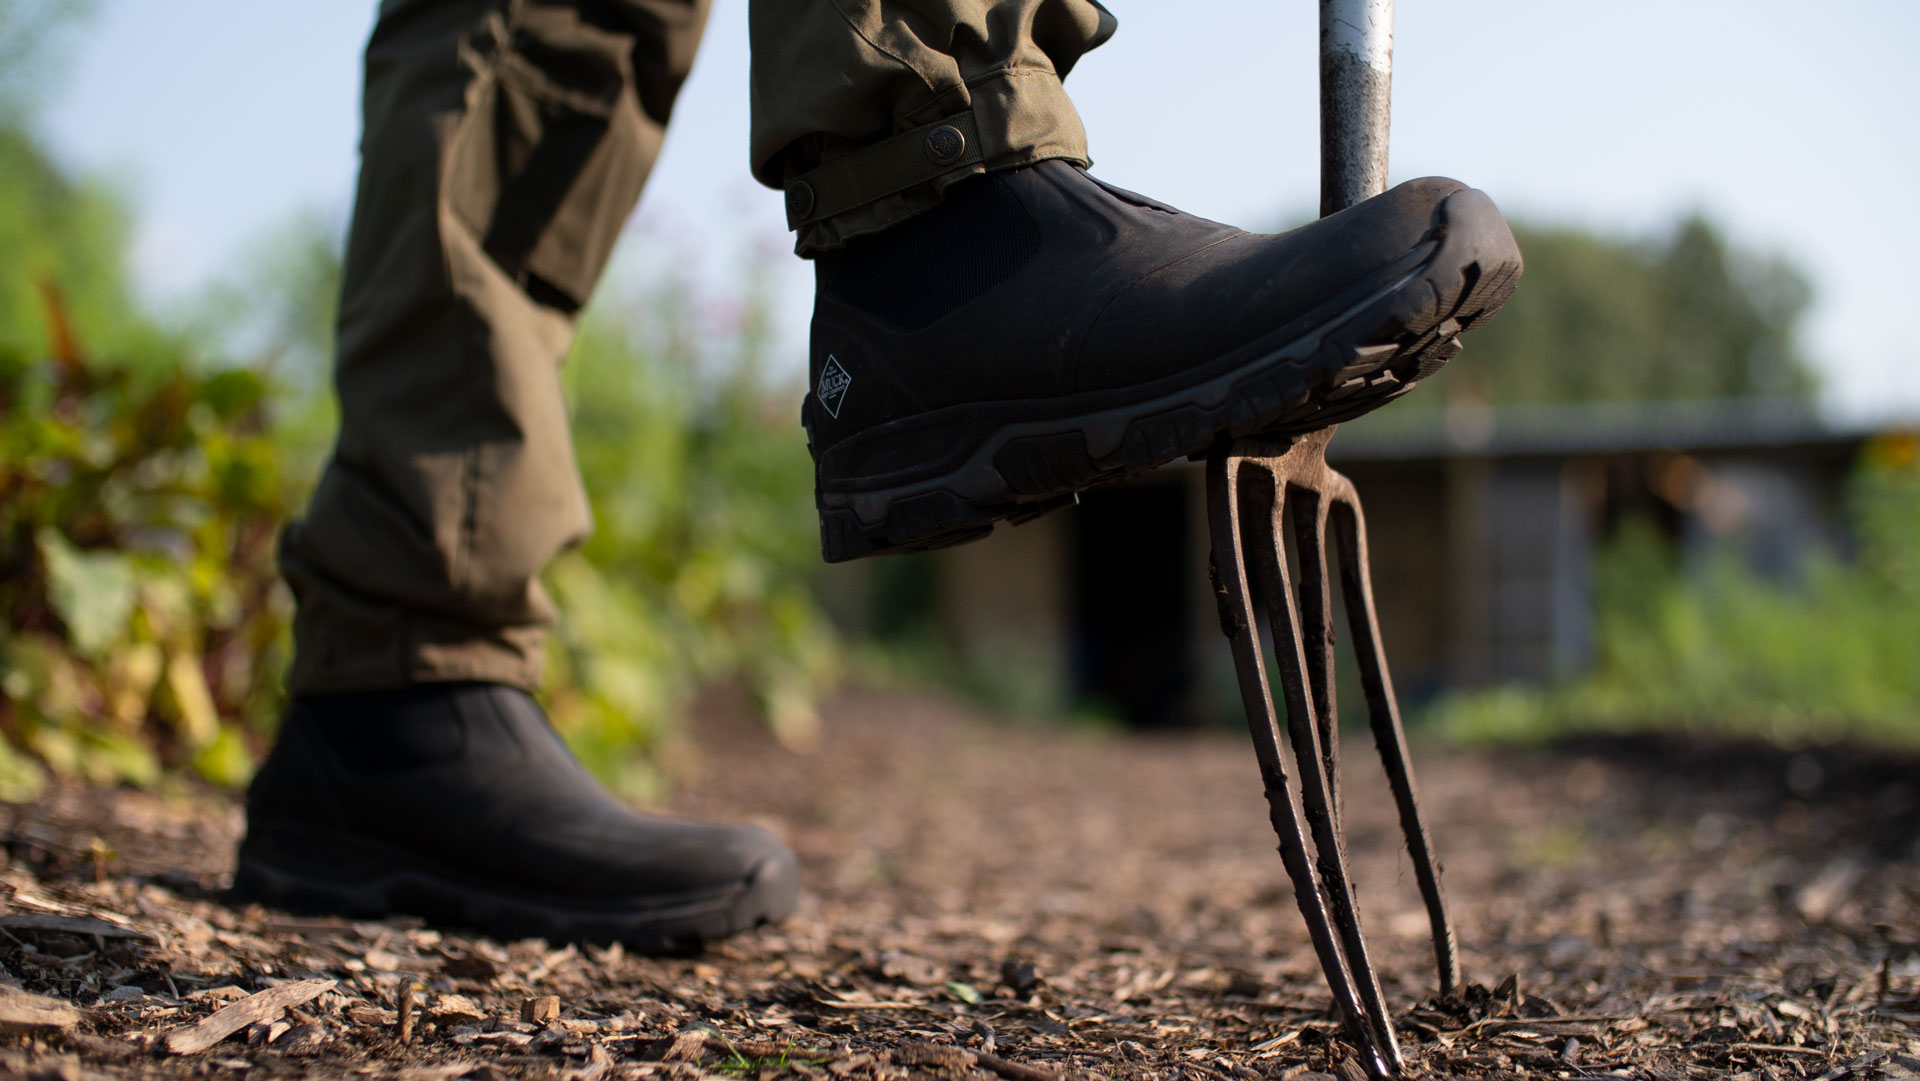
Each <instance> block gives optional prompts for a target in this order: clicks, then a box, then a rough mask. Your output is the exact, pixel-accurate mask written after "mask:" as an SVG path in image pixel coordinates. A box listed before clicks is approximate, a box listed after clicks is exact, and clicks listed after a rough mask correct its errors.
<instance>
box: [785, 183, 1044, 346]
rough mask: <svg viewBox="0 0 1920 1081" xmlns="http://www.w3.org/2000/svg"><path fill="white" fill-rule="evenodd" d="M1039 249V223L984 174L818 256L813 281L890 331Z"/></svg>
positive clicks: (1002, 274) (943, 308) (936, 312)
mask: <svg viewBox="0 0 1920 1081" xmlns="http://www.w3.org/2000/svg"><path fill="white" fill-rule="evenodd" d="M1039 251H1040V226H1039V224H1038V223H1036V222H1035V221H1034V220H1033V215H1031V214H1028V213H1027V208H1026V207H1025V206H1024V205H1022V204H1021V202H1020V199H1019V198H1018V197H1017V196H1015V195H1014V194H1013V193H1012V192H1011V191H1009V190H1007V188H1006V186H1005V185H1003V184H1001V183H1000V182H999V180H998V178H997V177H996V176H995V175H994V174H991V173H989V174H987V175H986V176H984V177H981V178H980V179H978V180H967V181H963V182H961V183H959V184H955V185H954V186H953V187H951V188H948V189H947V195H946V198H945V199H944V200H942V201H941V203H940V205H939V206H937V207H934V208H933V209H932V210H929V211H927V212H926V213H924V214H920V215H917V216H915V217H912V218H909V219H907V220H906V221H904V222H901V223H900V224H899V225H896V226H894V227H893V228H891V229H888V230H886V231H885V232H881V233H876V234H874V235H872V236H867V237H861V238H860V239H858V240H855V241H853V242H852V243H850V244H848V245H847V246H846V248H845V249H843V250H841V251H838V252H832V253H828V254H826V255H822V256H820V257H819V263H820V271H821V274H820V288H821V289H822V290H823V291H825V292H826V293H827V294H828V295H830V296H832V297H833V298H834V299H835V300H837V301H839V302H841V303H843V304H849V305H852V306H853V307H855V308H858V309H860V310H861V311H862V312H865V313H866V314H867V315H868V316H870V317H872V318H873V319H874V320H876V321H878V322H880V323H882V324H884V325H885V326H886V327H888V328H889V329H891V330H896V331H915V330H919V329H921V328H923V327H926V326H930V325H931V324H932V323H933V322H934V321H935V320H937V319H939V318H940V317H941V316H943V315H946V314H947V313H949V312H951V311H954V310H955V309H957V308H959V307H961V306H962V305H964V304H966V303H967V302H969V301H971V300H973V299H974V298H976V297H978V296H980V295H981V294H982V293H985V292H986V291H987V290H989V289H991V288H993V287H994V286H996V285H999V284H1000V283H1001V282H1003V281H1006V280H1007V279H1008V278H1011V277H1013V276H1014V275H1015V274H1018V273H1019V272H1020V269H1021V268H1022V267H1024V266H1026V265H1027V264H1028V263H1029V262H1031V261H1032V260H1033V257H1034V256H1035V255H1036V254H1038V253H1039Z"/></svg>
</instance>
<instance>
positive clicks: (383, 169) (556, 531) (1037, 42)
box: [280, 0, 1114, 694]
mask: <svg viewBox="0 0 1920 1081" xmlns="http://www.w3.org/2000/svg"><path fill="white" fill-rule="evenodd" d="M750 2H751V4H752V6H751V8H750V12H749V23H750V39H751V41H750V44H751V47H752V50H753V53H752V110H753V115H752V139H751V147H752V158H753V160H752V168H753V175H754V176H755V177H756V178H758V179H759V180H760V181H761V182H762V183H765V184H767V185H768V186H770V187H774V188H779V189H782V190H783V191H784V192H785V195H786V205H787V216H788V221H789V224H790V225H792V226H793V227H794V228H795V230H796V232H797V234H798V238H797V243H796V249H797V251H798V252H799V253H800V254H802V255H809V254H812V253H815V252H820V251H826V250H830V249H832V248H835V247H838V246H840V245H841V244H844V243H845V242H847V241H848V240H850V239H853V238H855V237H858V236H861V235H863V234H866V233H870V232H874V231H877V230H880V229H883V228H885V227H887V226H889V225H891V224H894V223H896V222H899V221H902V220H904V219H906V218H908V217H911V216H912V215H914V214H916V213H919V212H920V211H923V210H925V209H927V208H928V207H931V206H933V205H934V204H935V203H936V202H938V200H939V198H940V194H941V192H942V190H943V189H944V188H945V187H946V185H948V184H950V183H952V182H954V181H956V180H959V179H962V178H964V177H968V176H972V175H975V174H977V173H980V172H983V171H986V170H991V169H1001V168H1009V167H1013V166H1018V165H1026V164H1031V163H1033V162H1037V161H1042V160H1045V159H1048V158H1068V159H1072V160H1076V161H1080V162H1083V163H1084V162H1085V161H1086V158H1087V154H1086V138H1085V135H1084V133H1083V131H1082V129H1081V126H1080V120H1079V117H1078V115H1077V114H1076V113H1075V111H1074V108H1073V106H1072V104H1071V103H1070V102H1069V101H1068V100H1067V97H1066V94H1065V92H1064V91H1063V90H1062V89H1061V86H1060V80H1061V79H1062V78H1063V77H1064V76H1065V75H1066V74H1067V71H1068V69H1069V68H1071V67H1072V65H1073V63H1074V62H1075V61H1076V60H1077V59H1079V57H1080V56H1081V55H1082V54H1083V53H1085V52H1086V51H1087V50H1088V49H1091V48H1093V47H1094V46H1096V45H1098V44H1100V43H1101V42H1102V41H1105V40H1106V39H1107V37H1108V36H1110V35H1111V34H1112V33H1113V30H1114V20H1113V17H1112V16H1111V15H1109V14H1108V13H1107V12H1106V10H1105V9H1103V8H1102V7H1100V5H1099V4H1098V3H1096V2H1094V0H998V2H995V0H750ZM707 3H708V0H384V2H383V3H382V4H381V7H380V13H379V19H378V22H377V24H376V26H375V28H374V31H373V35H372V38H371V39H370V41H369V42H368V44H367V51H366V86H365V98H364V103H363V109H364V113H363V117H362V124H363V135H362V142H361V157H362V161H361V172H360V184H359V190H358V193H357V195H356V201H355V206H354V213H353V224H352V228H351V232H350V234H349V236H348V241H347V258H346V268H345V281H344V286H343V289H342V296H341V301H340V318H339V346H338V356H337V364H336V369H335V388H336V390H337V392H338V394H339V398H340V407H341V409H340V414H341V415H340V434H339V439H338V442H337V443H336V445H335V448H334V452H333V457H332V459H331V460H330V461H329V463H328V464H327V467H326V470H325V472H324V473H323V475H322V476H321V478H320V481H319V484H318V486H317V488H316V490H315V491H314V494H313V498H312V502H311V504H310V505H309V507H308V510H307V513H306V516H305V518H304V520H301V521H297V522H294V523H292V524H291V525H289V526H288V528H287V530H286V533H285V535H284V536H283V538H282V543H281V549H280V552H281V570H282V573H283V574H284V575H285V577H286V580H287V582H288V584H289V585H290V586H291V587H292V589H293V592H294V595H295V597H296V598H297V601H298V610H297V615H296V617H295V620H294V641H295V661H294V666H293V673H292V676H291V680H290V682H291V689H292V690H293V692H294V693H296V694H313V693H326V692H329V691H351V690H376V689H383V688H391V687H398V686H404V685H407V684H411V683H418V682H432V681H445V680H489V681H497V682H503V683H512V684H517V685H520V686H523V687H532V686H534V685H535V684H537V683H538V681H539V677H540V672H541V668H542V659H541V653H542V631H543V628H544V627H545V625H546V624H548V623H549V622H550V621H551V620H552V618H553V611H552V606H551V604H550V602H549V601H548V599H547V597H546V596H545V594H544V592H543V591H542V590H541V588H540V584H539V582H538V577H537V576H538V574H539V572H540V569H541V568H542V567H543V566H545V565H546V563H547V562H548V561H549V560H550V559H552V558H553V557H554V556H555V555H557V554H558V553H560V552H561V551H562V550H564V549H566V548H568V547H570V546H572V545H575V544H578V543H579V542H580V541H581V540H583V539H584V538H585V537H586V535H587V533H588V531H589V529H590V528H591V525H592V523H591V520H590V516H589V513H588V509H587V500H586V495H585V493H584V491H583V490H582V486H581V482H580V477H579V473H578V470H577V469H576V467H575V465H574V459H573V449H572V445H571V442H570V439H569V435H568V430H567V416H566V405H565V403H564V401H563V400H562V398H561V393H560V381H559V365H560V362H561V360H562V358H563V357H564V356H565V355H566V353H567V350H568V348H569V347H570V345H571V342H572V334H573V320H574V313H575V312H576V311H577V310H578V309H579V308H580V306H581V305H582V304H584V303H585V302H586V300H587V298H588V296H589V295H590V294H591V293H592V292H593V287H594V283H595V282H596V281H597V280H598V279H599V277H600V274H601V271H602V270H603V269H604V267H605V265H606V262H607V258H608V255H609V254H610V252H611V249H612V247H613V243H614V239H615V237H616V236H617V235H618V234H619V232H620V228H621V225H622V223H623V222H624V221H625V220H626V218H627V216H628V214H629V213H630V212H631V211H632V209H633V207H634V204H635V202H636V201H637V200H638V199H639V196H640V189H641V186H642V185H643V184H644V183H645V182H646V178H647V174H648V172H649V170H650V169H651V168H652V166H653V161H654V156H655V155H656V154H657V153H658V151H659V148H660V141H661V136H662V134H663V133H664V131H665V128H666V123H667V118H668V116H669V114H670V113H671V112H672V109H673V101H674V97H675V95H676V94H677V93H678V91H679V88H680V85H681V83H682V82H683V81H684V80H685V78H686V76H687V72H688V70H689V68H690V67H691V65H692V62H693V55H694V49H695V46H696V44H697V43H698V41H699V39H700V34H701V30H702V28H703V26H704V24H705V22H706V15H707ZM949 129H951V130H949ZM936 130H938V131H939V132H940V135H939V137H937V138H930V137H929V136H930V135H931V133H932V132H934V131H936ZM952 131H958V132H960V133H961V137H960V138H959V139H955V138H954V136H953V135H952Z"/></svg>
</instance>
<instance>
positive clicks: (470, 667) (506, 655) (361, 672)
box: [281, 523, 546, 694]
mask: <svg viewBox="0 0 1920 1081" xmlns="http://www.w3.org/2000/svg"><path fill="white" fill-rule="evenodd" d="M293 528H295V529H297V528H298V523H296V524H295V526H294V527H293ZM281 572H282V574H283V575H284V576H285V577H286V580H287V584H288V585H289V586H291V587H292V588H293V591H294V595H295V597H296V598H297V600H298V602H299V603H298V605H297V607H296V609H295V611H294V618H293V665H292V670H291V671H290V672H289V673H288V675H287V689H288V691H290V692H291V693H293V694H332V693H337V692H341V691H383V690H394V689H397V688H400V687H409V686H412V685H414V684H416V683H450V682H462V681H475V682H484V683H506V684H511V685H512V686H515V687H520V688H523V689H525V690H528V691H533V690H537V689H538V688H539V686H540V683H541V676H542V673H543V671H544V669H545V667H546V665H545V657H546V651H545V643H546V635H545V628H544V627H543V626H541V625H539V624H510V625H506V626H482V625H478V624H475V623H472V622H470V621H468V620H464V619H460V618H458V617H456V616H452V615H447V614H442V613H436V612H431V611H421V610H417V609H409V608H403V607H400V606H398V605H394V604H388V603H382V602H380V601H378V600H375V599H373V598H369V597H366V596H363V595H360V594H358V593H355V592H353V591H352V590H350V589H348V588H346V587H345V586H344V585H343V584H342V583H339V582H336V581H333V580H331V579H329V578H326V577H324V576H322V575H321V574H319V573H317V572H316V570H315V568H313V567H311V566H309V565H306V564H304V563H303V562H302V561H301V560H299V558H298V557H297V556H294V555H291V554H290V553H289V552H288V551H287V546H286V544H285V543H284V541H283V544H282V547H281Z"/></svg>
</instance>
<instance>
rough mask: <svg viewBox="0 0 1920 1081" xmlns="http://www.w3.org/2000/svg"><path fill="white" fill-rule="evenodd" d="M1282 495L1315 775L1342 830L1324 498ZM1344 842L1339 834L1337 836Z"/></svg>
mask: <svg viewBox="0 0 1920 1081" xmlns="http://www.w3.org/2000/svg"><path fill="white" fill-rule="evenodd" d="M1291 483H1293V485H1294V487H1291V488H1289V489H1288V490H1287V494H1286V496H1285V502H1286V505H1287V510H1288V513H1287V517H1288V518H1289V519H1291V521H1292V523H1293V549H1294V554H1295V556H1296V557H1297V558H1298V560H1299V570H1298V572H1297V573H1296V574H1295V575H1294V577H1295V579H1296V580H1297V581H1298V583H1299V586H1298V589H1297V591H1296V592H1295V593H1294V595H1295V596H1296V597H1297V599H1298V604H1299V606H1300V636H1301V647H1302V650H1303V652H1304V653H1305V654H1306V660H1307V687H1308V689H1309V690H1310V691H1312V692H1313V715H1314V717H1315V718H1316V719H1317V721H1318V722H1319V728H1320V762H1321V767H1320V772H1321V774H1322V775H1323V776H1324V777H1325V778H1326V782H1327V809H1328V811H1329V812H1331V813H1332V815H1333V828H1334V830H1335V831H1336V832H1340V831H1341V830H1342V829H1343V826H1342V822H1343V808H1342V805H1341V800H1340V706H1339V701H1338V699H1339V695H1338V693H1337V692H1336V689H1335V683H1334V663H1333V644H1334V632H1333V606H1332V604H1331V602H1330V597H1331V593H1332V590H1331V589H1329V588H1328V579H1327V543H1326V538H1327V508H1328V505H1329V502H1330V501H1329V500H1328V499H1327V493H1325V492H1323V491H1321V490H1320V488H1319V487H1317V486H1313V485H1301V484H1299V482H1298V481H1292V482H1291ZM1342 836H1343V837H1344V833H1343V834H1342Z"/></svg>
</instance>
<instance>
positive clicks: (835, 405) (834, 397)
mask: <svg viewBox="0 0 1920 1081" xmlns="http://www.w3.org/2000/svg"><path fill="white" fill-rule="evenodd" d="M852 385H853V376H851V375H848V374H847V370H846V369H845V368H842V367H841V366H840V361H839V360H838V359H836V358H835V357H833V356H832V355H829V356H828V357H827V366H826V367H825V368H824V369H822V370H821V372H820V385H819V386H817V387H814V388H813V396H814V398H816V399H817V400H818V401H819V402H820V405H821V406H822V407H823V408H825V409H826V411H827V415H828V416H830V417H832V418H833V419H835V420H839V419H840V403H841V401H843V400H844V399H845V398H846V396H847V388H848V387H850V386H852Z"/></svg>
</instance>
